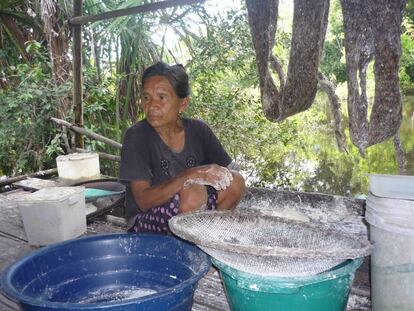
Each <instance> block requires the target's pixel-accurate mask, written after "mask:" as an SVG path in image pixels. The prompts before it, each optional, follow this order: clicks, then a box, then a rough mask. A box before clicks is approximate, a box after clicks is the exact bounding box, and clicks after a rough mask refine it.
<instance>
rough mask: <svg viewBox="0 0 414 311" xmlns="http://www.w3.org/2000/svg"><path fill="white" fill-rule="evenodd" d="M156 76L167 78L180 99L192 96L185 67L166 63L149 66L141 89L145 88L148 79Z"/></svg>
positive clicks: (142, 80) (145, 71) (144, 74)
mask: <svg viewBox="0 0 414 311" xmlns="http://www.w3.org/2000/svg"><path fill="white" fill-rule="evenodd" d="M154 76H162V77H166V78H167V79H168V81H169V82H170V83H171V85H172V87H173V89H174V91H175V94H177V96H178V97H179V98H185V97H187V96H188V95H190V85H189V83H188V75H187V73H186V72H185V69H184V67H183V65H181V64H177V65H172V66H170V65H168V64H166V63H163V62H158V63H155V64H154V65H151V66H149V67H148V68H147V69H145V70H144V73H143V74H142V79H141V87H142V88H144V84H145V82H146V81H147V80H148V78H150V77H154Z"/></svg>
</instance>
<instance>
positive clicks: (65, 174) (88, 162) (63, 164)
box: [56, 153, 101, 181]
mask: <svg viewBox="0 0 414 311" xmlns="http://www.w3.org/2000/svg"><path fill="white" fill-rule="evenodd" d="M56 166H57V171H58V175H59V178H60V179H62V180H68V181H84V180H91V179H98V178H100V175H101V174H100V166H99V156H98V154H97V153H71V154H68V155H61V156H58V157H57V158H56Z"/></svg>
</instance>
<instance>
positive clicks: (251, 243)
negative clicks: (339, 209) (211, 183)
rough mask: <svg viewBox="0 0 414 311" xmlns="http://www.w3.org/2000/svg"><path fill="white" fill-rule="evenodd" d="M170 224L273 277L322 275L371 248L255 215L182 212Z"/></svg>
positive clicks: (215, 253)
mask: <svg viewBox="0 0 414 311" xmlns="http://www.w3.org/2000/svg"><path fill="white" fill-rule="evenodd" d="M169 226H170V229H171V231H172V232H173V233H174V234H176V235H177V236H179V237H181V238H183V239H185V240H188V241H191V242H193V243H195V244H197V245H198V246H199V247H200V248H201V249H202V250H204V251H205V252H206V253H208V254H209V255H210V256H212V257H213V258H215V259H217V260H219V261H221V262H223V263H225V264H227V265H229V266H230V267H233V268H235V269H238V270H241V271H244V272H248V273H253V274H261V275H267V276H304V275H312V274H317V273H320V272H322V271H326V270H329V269H330V268H333V267H334V266H336V265H338V264H339V263H341V262H343V261H344V260H346V259H354V258H359V257H364V256H366V255H368V254H369V253H370V250H371V245H370V244H369V242H368V241H367V240H366V239H364V238H360V237H355V236H352V235H346V234H344V233H343V232H339V231H335V230H332V229H331V228H329V227H326V226H323V225H321V224H318V225H317V224H313V223H306V222H299V221H294V220H289V219H286V218H280V217H274V216H269V215H259V214H255V213H249V212H236V211H234V212H223V211H213V212H212V211H205V212H195V213H189V214H180V215H178V216H175V217H173V218H172V219H171V220H170V222H169Z"/></svg>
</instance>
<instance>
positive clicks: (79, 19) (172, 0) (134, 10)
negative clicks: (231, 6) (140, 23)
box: [69, 0, 205, 26]
mask: <svg viewBox="0 0 414 311" xmlns="http://www.w3.org/2000/svg"><path fill="white" fill-rule="evenodd" d="M77 1H80V0H75V3H76V2H77ZM204 2H205V0H166V1H160V2H155V3H148V4H144V5H140V6H135V7H131V8H125V9H120V10H114V11H109V12H105V13H101V14H97V15H89V16H88V15H85V16H78V15H81V14H73V16H74V17H72V18H71V19H69V24H70V25H72V26H77V25H84V24H86V23H91V22H97V21H100V20H104V19H109V18H114V17H120V16H126V15H133V14H138V13H144V12H151V11H156V10H161V9H166V8H170V7H175V6H183V5H190V4H196V3H204ZM74 5H75V4H74Z"/></svg>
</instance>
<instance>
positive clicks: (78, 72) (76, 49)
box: [73, 0, 84, 148]
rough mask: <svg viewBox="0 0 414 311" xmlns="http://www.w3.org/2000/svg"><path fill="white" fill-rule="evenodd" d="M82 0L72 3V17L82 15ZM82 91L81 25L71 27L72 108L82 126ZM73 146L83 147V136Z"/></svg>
mask: <svg viewBox="0 0 414 311" xmlns="http://www.w3.org/2000/svg"><path fill="white" fill-rule="evenodd" d="M82 4H83V0H74V1H73V16H81V15H82ZM82 98H83V91H82V25H81V24H79V25H76V26H74V27H73V106H74V109H75V124H76V125H77V126H80V127H82V126H83V102H82ZM75 144H76V147H78V148H83V147H84V142H83V136H82V135H81V134H80V133H76V134H75Z"/></svg>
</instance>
